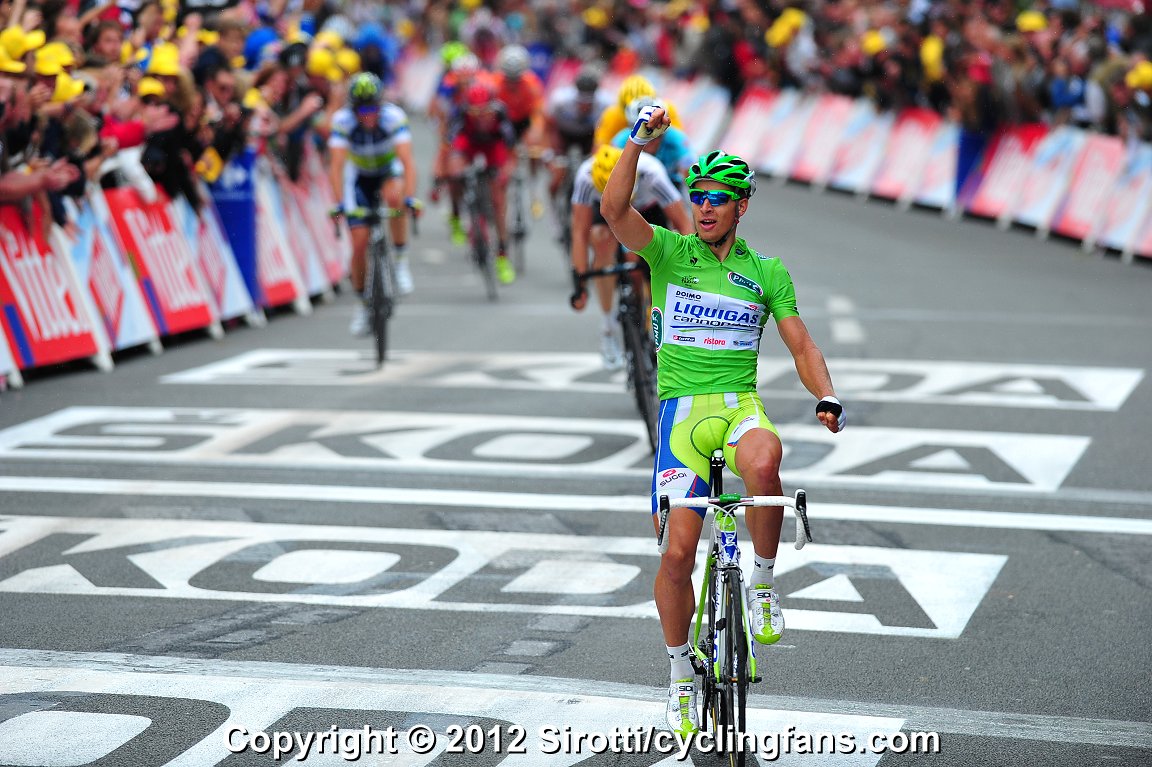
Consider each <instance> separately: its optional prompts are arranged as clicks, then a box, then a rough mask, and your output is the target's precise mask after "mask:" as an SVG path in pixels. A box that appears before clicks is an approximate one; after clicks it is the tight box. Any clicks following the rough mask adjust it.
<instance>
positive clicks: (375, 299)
mask: <svg viewBox="0 0 1152 767" xmlns="http://www.w3.org/2000/svg"><path fill="white" fill-rule="evenodd" d="M357 212H362V213H363V219H364V221H365V223H366V224H367V225H368V226H369V227H370V233H369V235H368V252H367V257H366V261H367V266H368V308H369V316H370V318H371V322H372V339H373V342H374V347H375V349H376V367H378V368H380V367H383V366H384V360H385V358H386V357H387V355H388V320H390V319H391V318H392V312H393V310H394V309H395V308H396V302H397V294H398V291H397V288H396V259H395V257H394V256H393V254H392V248H391V247H390V245H389V243H388V231H387V229H388V227H387V222H388V221H389V220H390V219H393V218H398V217H400V216H403V215H405V214H406V213H408V212H409V211H406V210H404V209H401V208H388V207H379V208H377V209H376V210H374V211H367V212H364V211H357ZM411 213H412V214H413V215H412V233H413V234H416V216H415V211H411ZM334 223H335V225H336V234H337V236H340V232H341V229H340V226H339V222H336V221H334Z"/></svg>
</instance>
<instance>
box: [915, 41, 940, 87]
mask: <svg viewBox="0 0 1152 767" xmlns="http://www.w3.org/2000/svg"><path fill="white" fill-rule="evenodd" d="M920 66H922V67H923V68H924V77H925V78H926V79H927V80H928V82H930V83H934V82H939V81H940V80H943V79H944V41H943V40H941V39H940V38H939V37H937V36H936V35H928V36H927V37H925V38H924V42H923V43H921V44H920Z"/></svg>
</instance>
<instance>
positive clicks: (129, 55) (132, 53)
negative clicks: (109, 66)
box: [120, 40, 136, 67]
mask: <svg viewBox="0 0 1152 767" xmlns="http://www.w3.org/2000/svg"><path fill="white" fill-rule="evenodd" d="M135 60H136V49H135V48H133V47H132V43H130V42H128V41H127V40H125V41H124V42H122V43H120V66H122V67H126V66H128V65H129V64H131V63H132V62H133V61H135Z"/></svg>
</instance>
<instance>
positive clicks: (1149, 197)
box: [1090, 144, 1152, 256]
mask: <svg viewBox="0 0 1152 767" xmlns="http://www.w3.org/2000/svg"><path fill="white" fill-rule="evenodd" d="M1146 221H1152V146H1150V145H1148V144H1139V145H1137V146H1136V147H1135V148H1134V149H1133V150H1132V151H1131V152H1129V153H1128V156H1127V158H1126V161H1125V163H1124V167H1123V168H1122V169H1121V171H1120V174H1119V176H1118V178H1117V179H1116V183H1115V184H1113V186H1112V189H1111V190H1110V191H1109V193H1108V197H1107V199H1106V200H1105V202H1104V206H1103V210H1102V211H1101V213H1100V216H1099V219H1098V221H1097V226H1096V229H1095V230H1094V232H1093V234H1092V235H1090V236H1091V237H1092V239H1093V240H1094V241H1095V242H1099V243H1100V244H1101V245H1104V246H1105V247H1108V248H1112V249H1113V250H1118V251H1120V252H1121V253H1133V252H1135V251H1136V248H1137V245H1138V244H1139V238H1140V235H1141V233H1142V232H1143V229H1144V223H1145V222H1146ZM1141 255H1145V256H1152V250H1149V251H1147V252H1144V253H1142V254H1141Z"/></svg>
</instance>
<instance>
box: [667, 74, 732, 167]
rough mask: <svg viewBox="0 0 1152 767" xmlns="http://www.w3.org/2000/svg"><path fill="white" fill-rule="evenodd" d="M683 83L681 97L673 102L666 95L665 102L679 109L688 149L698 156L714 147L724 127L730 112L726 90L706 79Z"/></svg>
mask: <svg viewBox="0 0 1152 767" xmlns="http://www.w3.org/2000/svg"><path fill="white" fill-rule="evenodd" d="M680 82H684V81H680ZM687 85H688V88H687V89H686V91H685V96H682V97H681V99H682V100H680V101H677V100H675V99H672V98H671V97H669V101H671V102H672V103H673V104H675V105H676V108H677V109H678V110H680V111H679V114H680V119H681V120H682V121H683V123H684V132H685V133H687V134H688V140H689V141H690V142H691V146H692V149H693V150H694V151H695V152H696V154H698V155H702V154H704V153H705V152H710V151H712V150H713V149H716V148H717V145H716V141H717V140H718V139H719V137H720V133H721V131H722V130H723V129H724V124H725V123H726V122H728V115H729V113H730V109H729V106H728V103H729V98H728V91H727V89H725V88H721V87H720V86H719V85H717V84H716V83H714V82H712V81H711V80H708V79H702V80H696V81H694V82H693V83H688V84H687ZM724 151H728V150H727V149H725V150H724Z"/></svg>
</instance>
